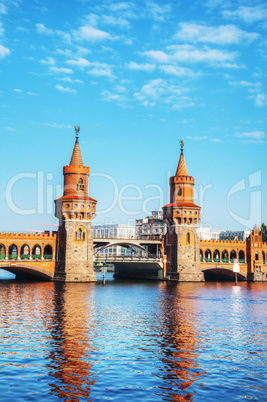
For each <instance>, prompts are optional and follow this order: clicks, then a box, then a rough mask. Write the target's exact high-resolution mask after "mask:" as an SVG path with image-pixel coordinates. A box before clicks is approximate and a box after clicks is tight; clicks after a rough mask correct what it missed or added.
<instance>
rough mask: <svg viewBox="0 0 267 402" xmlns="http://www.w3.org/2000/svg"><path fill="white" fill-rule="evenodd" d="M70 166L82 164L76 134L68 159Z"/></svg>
mask: <svg viewBox="0 0 267 402" xmlns="http://www.w3.org/2000/svg"><path fill="white" fill-rule="evenodd" d="M70 166H83V158H82V154H81V150H80V145H79V139H78V136H77V137H76V142H75V145H74V149H73V152H72V157H71V160H70Z"/></svg>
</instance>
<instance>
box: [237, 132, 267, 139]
mask: <svg viewBox="0 0 267 402" xmlns="http://www.w3.org/2000/svg"><path fill="white" fill-rule="evenodd" d="M235 137H239V138H245V139H250V140H263V139H264V138H265V132H264V131H251V132H248V133H235Z"/></svg>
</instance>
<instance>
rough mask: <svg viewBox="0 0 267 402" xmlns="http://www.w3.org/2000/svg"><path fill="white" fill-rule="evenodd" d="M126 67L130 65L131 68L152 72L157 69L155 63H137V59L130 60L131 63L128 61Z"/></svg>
mask: <svg viewBox="0 0 267 402" xmlns="http://www.w3.org/2000/svg"><path fill="white" fill-rule="evenodd" d="M126 67H128V68H129V69H130V70H139V71H148V72H151V71H153V70H154V69H155V67H156V66H155V65H154V64H149V63H145V64H137V63H136V62H135V61H130V62H129V63H126Z"/></svg>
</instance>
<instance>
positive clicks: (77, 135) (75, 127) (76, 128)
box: [74, 126, 80, 140]
mask: <svg viewBox="0 0 267 402" xmlns="http://www.w3.org/2000/svg"><path fill="white" fill-rule="evenodd" d="M74 130H75V132H76V140H78V138H79V132H80V127H79V126H74Z"/></svg>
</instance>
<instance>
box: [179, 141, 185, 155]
mask: <svg viewBox="0 0 267 402" xmlns="http://www.w3.org/2000/svg"><path fill="white" fill-rule="evenodd" d="M180 145H181V152H182V153H183V150H184V140H183V139H182V140H180Z"/></svg>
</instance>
